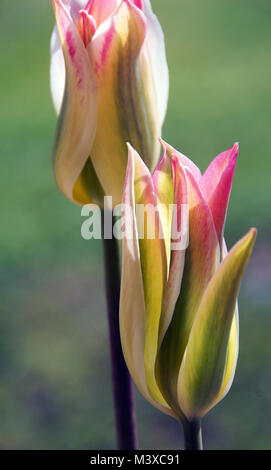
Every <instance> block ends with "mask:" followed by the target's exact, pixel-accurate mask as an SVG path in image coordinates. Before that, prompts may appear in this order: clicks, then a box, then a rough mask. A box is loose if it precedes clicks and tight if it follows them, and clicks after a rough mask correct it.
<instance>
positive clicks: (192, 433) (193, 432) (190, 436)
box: [183, 419, 203, 450]
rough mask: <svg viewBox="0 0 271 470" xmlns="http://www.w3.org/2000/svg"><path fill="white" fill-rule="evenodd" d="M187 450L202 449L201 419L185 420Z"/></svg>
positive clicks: (184, 429)
mask: <svg viewBox="0 0 271 470" xmlns="http://www.w3.org/2000/svg"><path fill="white" fill-rule="evenodd" d="M183 431H184V443H185V450H202V449H203V447H202V435H201V421H200V420H197V419H195V420H193V421H183Z"/></svg>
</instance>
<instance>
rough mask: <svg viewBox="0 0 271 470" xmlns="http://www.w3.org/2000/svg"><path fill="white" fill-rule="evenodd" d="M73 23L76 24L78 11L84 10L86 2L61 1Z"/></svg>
mask: <svg viewBox="0 0 271 470" xmlns="http://www.w3.org/2000/svg"><path fill="white" fill-rule="evenodd" d="M62 2H63V4H64V5H65V7H66V9H67V11H68V12H69V13H70V15H71V17H72V19H73V21H74V22H75V23H77V21H78V18H79V13H80V10H82V9H84V8H85V6H86V2H87V0H62Z"/></svg>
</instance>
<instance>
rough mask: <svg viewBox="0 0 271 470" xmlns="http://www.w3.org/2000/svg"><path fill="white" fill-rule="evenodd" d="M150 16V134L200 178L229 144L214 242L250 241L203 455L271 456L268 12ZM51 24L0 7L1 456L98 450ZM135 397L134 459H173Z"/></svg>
mask: <svg viewBox="0 0 271 470" xmlns="http://www.w3.org/2000/svg"><path fill="white" fill-rule="evenodd" d="M152 4H153V8H154V10H155V11H156V13H157V15H158V17H159V19H160V22H161V24H162V26H163V29H164V32H165V36H166V46H167V52H168V63H169V69H170V73H171V90H170V99H169V108H168V114H167V118H166V122H165V126H164V138H165V139H166V140H168V141H169V142H170V143H171V144H172V145H174V146H176V147H177V148H178V149H180V150H181V151H182V152H183V153H185V154H187V155H188V156H190V157H191V158H192V159H193V160H195V161H196V162H197V164H198V165H199V166H200V168H201V169H202V170H204V169H205V168H206V166H207V164H208V162H209V161H210V160H211V158H213V157H214V156H215V155H216V154H218V153H220V152H221V151H223V150H225V149H227V148H229V147H230V146H231V145H232V144H233V142H234V141H239V142H240V156H239V159H238V165H237V170H236V174H235V179H234V186H233V191H232V197H231V202H230V208H229V213H228V220H227V228H226V236H227V242H228V245H229V246H231V245H232V244H233V243H234V242H235V241H237V239H239V238H240V237H241V236H242V235H243V234H244V233H245V232H246V231H247V230H248V229H249V228H250V227H251V226H256V227H258V229H259V237H258V240H257V245H256V248H255V252H254V255H253V258H252V261H251V263H250V265H249V269H248V272H247V275H246V278H245V280H244V282H243V287H242V291H241V294H240V313H241V315H240V317H241V318H240V320H241V344H240V360H239V365H238V369H237V375H236V379H235V382H234V385H233V387H232V390H231V392H230V394H229V395H228V396H227V398H226V399H225V400H224V401H223V402H222V403H221V404H219V405H218V406H216V407H215V409H214V410H212V411H211V412H210V413H209V415H208V416H207V417H206V419H205V420H204V424H203V429H204V444H205V448H208V449H270V448H271V340H270V338H271V309H270V306H271V300H270V299H271V250H270V249H271V239H270V235H271V211H270V209H271V189H270V182H271V181H270V171H271V144H270V141H271V139H270V124H271V122H270V121H271V80H270V77H271V48H270V44H271V2H270V0H219V2H218V1H217V0H205V1H204V2H201V1H193V2H192V1H190V0H167V1H164V0H153V1H152ZM52 27H53V14H52V8H51V5H50V1H49V0H38V1H37V0H26V1H23V2H22V1H19V2H11V1H10V0H0V70H1V74H0V149H1V150H0V151H1V169H0V208H1V209H0V214H1V225H0V227H1V228H0V283H1V292H0V309H1V314H0V448H2V449H106V448H107V449H110V448H112V449H113V448H114V445H115V444H114V420H113V408H112V397H111V384H110V368H109V350H108V339H107V324H106V314H105V302H104V292H103V267H102V250H101V243H100V242H94V241H91V242H90V241H89V242H86V241H83V240H82V238H81V236H80V226H81V222H82V220H81V215H80V209H79V208H78V207H76V206H73V205H72V204H70V203H69V202H68V201H67V200H66V199H65V198H64V197H63V196H62V195H61V194H60V193H59V191H58V189H57V188H56V185H55V182H54V178H53V174H52V167H51V156H50V155H51V148H52V141H53V136H54V130H55V125H56V117H55V114H54V110H53V107H52V104H51V98H50V92H49V80H48V75H49V39H50V34H51V30H52ZM136 399H137V411H138V430H139V434H140V447H141V448H142V449H147V448H153V449H159V448H168V449H171V448H181V447H182V445H183V441H182V439H183V438H182V431H181V429H180V427H179V425H178V424H177V423H176V422H175V421H174V420H172V419H171V418H168V417H166V416H164V415H162V414H161V413H160V412H158V411H156V410H154V409H153V408H152V407H151V406H150V405H149V404H148V403H146V402H145V401H144V400H143V399H142V398H141V397H140V396H139V395H138V394H137V395H136Z"/></svg>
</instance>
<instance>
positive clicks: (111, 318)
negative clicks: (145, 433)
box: [102, 214, 137, 450]
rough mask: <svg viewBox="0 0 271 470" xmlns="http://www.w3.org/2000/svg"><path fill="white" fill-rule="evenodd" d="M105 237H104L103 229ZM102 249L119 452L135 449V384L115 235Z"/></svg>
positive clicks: (106, 240) (104, 243) (107, 240)
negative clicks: (126, 350)
mask: <svg viewBox="0 0 271 470" xmlns="http://www.w3.org/2000/svg"><path fill="white" fill-rule="evenodd" d="M103 215H104V214H102V219H103ZM112 220H113V218H112ZM103 227H104V226H103ZM111 233H112V232H111ZM103 234H105V230H104V228H103ZM107 236H108V234H107ZM104 237H105V235H104ZM103 248H104V267H105V287H106V299H107V312H108V325H109V337H110V352H111V368H112V381H113V397H114V405H115V419H116V431H117V445H118V449H119V450H136V449H137V437H136V425H135V411H134V396H133V385H132V381H131V377H130V374H129V371H128V369H127V367H126V364H125V360H124V357H123V354H122V348H121V340H120V330H119V299H120V262H119V249H118V241H117V240H116V239H115V238H114V236H113V235H112V237H111V239H105V238H104V239H103Z"/></svg>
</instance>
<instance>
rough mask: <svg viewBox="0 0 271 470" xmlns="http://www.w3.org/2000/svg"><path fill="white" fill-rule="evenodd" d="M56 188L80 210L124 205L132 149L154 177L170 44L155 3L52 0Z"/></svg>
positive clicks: (142, 1)
mask: <svg viewBox="0 0 271 470" xmlns="http://www.w3.org/2000/svg"><path fill="white" fill-rule="evenodd" d="M52 3H53V7H54V12H55V17H56V28H55V29H54V32H53V36H52V40H51V88H52V96H53V100H54V103H55V108H56V111H57V113H59V120H58V127H57V133H56V140H55V147H54V169H55V176H56V181H57V183H58V186H59V188H60V189H61V190H62V192H63V193H64V194H65V195H66V196H67V197H68V198H69V199H70V200H72V201H74V202H76V203H79V204H86V203H89V202H97V203H98V204H100V205H101V206H102V205H103V196H104V195H109V196H112V199H113V205H115V204H118V203H120V202H121V197H122V189H123V183H124V179H125V172H126V166H127V150H126V142H127V141H129V142H131V144H132V145H133V146H134V148H136V149H137V151H138V152H139V153H140V155H141V157H142V158H143V160H144V161H145V163H146V165H147V166H148V168H150V169H151V170H152V169H153V168H154V166H155V165H156V163H157V161H158V158H159V145H158V136H159V135H160V134H161V126H162V123H163V120H164V117H165V113H166V108H167V100H168V69H167V64H166V57H165V46H164V37H163V33H162V30H161V27H160V24H159V22H158V20H157V18H156V16H155V15H154V14H153V12H152V8H151V4H150V1H149V0H89V1H88V0H52Z"/></svg>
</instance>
